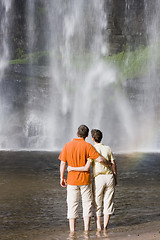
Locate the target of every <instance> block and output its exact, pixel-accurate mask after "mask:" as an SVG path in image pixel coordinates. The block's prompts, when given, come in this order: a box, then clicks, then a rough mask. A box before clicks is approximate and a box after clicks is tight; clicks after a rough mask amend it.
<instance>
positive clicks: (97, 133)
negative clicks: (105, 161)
mask: <svg viewBox="0 0 160 240" xmlns="http://www.w3.org/2000/svg"><path fill="white" fill-rule="evenodd" d="M91 135H92V138H93V139H94V141H95V142H97V143H100V142H101V140H102V138H103V134H102V132H101V131H100V130H98V129H92V130H91Z"/></svg>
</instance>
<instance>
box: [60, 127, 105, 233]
mask: <svg viewBox="0 0 160 240" xmlns="http://www.w3.org/2000/svg"><path fill="white" fill-rule="evenodd" d="M88 133H89V129H88V127H87V126H85V125H81V126H79V128H78V131H77V137H78V138H74V139H73V140H72V141H70V142H68V143H66V144H65V146H64V148H63V150H62V152H61V153H60V155H59V159H60V160H61V164H60V185H61V186H62V187H66V186H67V206H68V212H67V218H68V219H69V227H70V232H71V233H73V232H74V231H75V222H76V218H77V217H78V203H79V192H81V196H82V206H83V220H84V230H85V231H88V230H89V226H90V217H91V214H92V213H91V209H92V190H91V189H92V188H91V174H90V171H84V172H79V171H70V172H69V173H68V176H67V184H66V180H65V178H64V174H65V168H66V163H67V164H68V166H71V167H82V166H85V164H86V163H87V159H88V158H90V159H95V160H96V161H98V162H99V163H102V164H104V165H109V164H110V163H108V162H107V161H106V159H105V158H104V157H102V156H100V154H99V153H98V152H97V151H96V150H95V148H94V147H93V146H92V145H91V144H90V143H87V142H86V141H85V139H86V137H88Z"/></svg>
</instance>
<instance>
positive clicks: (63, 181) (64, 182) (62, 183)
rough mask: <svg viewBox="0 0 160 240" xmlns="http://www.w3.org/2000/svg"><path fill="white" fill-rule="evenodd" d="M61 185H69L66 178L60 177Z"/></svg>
mask: <svg viewBox="0 0 160 240" xmlns="http://www.w3.org/2000/svg"><path fill="white" fill-rule="evenodd" d="M60 185H61V187H67V181H66V180H65V179H64V178H62V179H60Z"/></svg>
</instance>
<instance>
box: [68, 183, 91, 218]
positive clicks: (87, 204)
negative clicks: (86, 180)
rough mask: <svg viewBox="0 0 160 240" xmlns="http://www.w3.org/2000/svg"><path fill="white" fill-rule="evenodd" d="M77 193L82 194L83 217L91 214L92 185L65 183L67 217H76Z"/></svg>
mask: <svg viewBox="0 0 160 240" xmlns="http://www.w3.org/2000/svg"><path fill="white" fill-rule="evenodd" d="M79 193H81V196H82V207H83V217H91V216H92V187H91V184H88V185H81V186H75V185H67V205H68V212H67V218H77V217H78V205H79Z"/></svg>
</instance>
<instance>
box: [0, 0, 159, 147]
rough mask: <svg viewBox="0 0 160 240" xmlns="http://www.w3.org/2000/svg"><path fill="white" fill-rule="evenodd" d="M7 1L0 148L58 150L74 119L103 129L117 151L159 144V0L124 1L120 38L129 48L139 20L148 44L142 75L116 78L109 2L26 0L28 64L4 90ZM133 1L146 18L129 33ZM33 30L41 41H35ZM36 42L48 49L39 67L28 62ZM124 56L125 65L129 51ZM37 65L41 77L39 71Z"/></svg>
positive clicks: (3, 26)
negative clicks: (45, 60)
mask: <svg viewBox="0 0 160 240" xmlns="http://www.w3.org/2000/svg"><path fill="white" fill-rule="evenodd" d="M11 3H12V1H9V0H8V1H6V0H5V1H4V0H3V1H1V3H0V11H1V15H0V30H1V37H0V43H1V45H0V53H1V58H0V85H1V88H0V90H1V93H2V94H1V98H0V114H1V118H0V134H1V136H0V147H1V148H8V149H22V148H25V149H37V150H39V149H45V150H57V149H58V150H59V149H61V148H62V147H63V146H64V144H65V143H66V142H67V141H69V140H71V139H72V138H73V137H74V136H75V137H76V130H77V127H78V126H79V125H80V124H86V125H88V127H89V128H90V129H92V128H99V129H101V130H102V132H103V133H104V142H105V143H106V144H109V145H111V147H112V148H113V149H114V150H115V151H116V150H117V151H118V150H124V151H125V150H139V149H145V150H146V149H149V148H153V149H156V148H158V147H159V145H160V133H159V132H158V131H157V129H158V128H159V126H160V120H159V116H160V113H159V104H158V102H159V100H160V99H159V98H160V97H159V76H158V74H157V68H158V65H157V63H158V59H159V55H158V51H157V47H158V45H159V38H160V36H159V25H160V17H159V12H160V3H159V1H158V0H156V2H155V1H154V2H150V1H148V0H144V1H143V3H139V2H137V1H136V0H125V1H124V2H123V4H122V5H123V6H122V9H123V10H124V15H125V16H124V19H122V20H121V21H122V22H123V31H122V34H123V38H124V36H125V38H126V42H128V43H129V44H130V45H132V46H134V49H135V48H136V45H134V43H135V42H137V41H138V40H137V39H138V38H139V36H140V34H141V29H143V27H145V30H146V43H147V45H148V46H150V47H149V48H150V51H149V55H148V61H147V74H146V76H145V77H143V78H142V79H127V80H124V81H123V77H121V78H122V79H121V81H119V74H120V73H119V70H118V69H117V67H115V65H114V63H112V64H111V63H108V61H107V60H106V59H107V56H108V54H109V50H110V49H109V43H110V42H109V41H110V40H109V39H108V37H109V34H108V31H109V27H108V25H109V15H111V12H109V11H111V6H112V5H113V4H115V3H113V4H111V2H110V1H109V2H108V1H105V0H102V1H97V0H88V1H86V0H59V1H57V0H46V1H45V3H44V1H42V0H39V1H36V0H27V1H26V6H25V14H26V15H25V19H26V22H25V23H24V25H25V26H24V29H25V41H26V45H25V46H26V52H27V53H29V54H30V57H29V62H28V65H27V66H25V67H24V66H22V68H23V69H25V71H26V72H27V75H25V76H24V77H22V76H19V75H16V79H14V80H13V79H10V81H9V84H10V86H7V85H6V86H7V88H8V89H7V94H6V95H5V97H4V94H3V87H2V84H1V83H2V82H4V78H5V70H6V69H7V67H8V60H9V58H10V48H11V47H12V46H11V45H10V44H9V39H10V36H8V32H9V27H10V26H11V22H10V19H9V13H10V10H11V9H14V8H12V4H11ZM38 4H41V5H38ZM109 4H110V5H109ZM138 4H140V7H141V8H144V17H145V18H144V24H143V27H141V28H139V29H138V30H137V32H136V34H135V36H134V37H135V38H132V32H133V29H134V28H133V29H132V27H133V26H132V22H133V21H135V19H136V18H138V17H139V15H136V14H138V13H137V12H135V11H134V10H135V9H137V5H138ZM38 6H40V7H39V8H38ZM109 6H110V7H109ZM42 12H43V14H42ZM40 14H42V15H43V20H42V21H43V23H42V22H41V21H40V17H41V15H40ZM37 16H38V17H39V18H38V17H37ZM37 22H38V23H37ZM137 22H138V21H137ZM137 22H136V24H138V23H137ZM38 24H39V25H38ZM37 26H38V27H39V29H40V30H41V31H42V32H39V31H38V30H39V29H38V27H37ZM119 34H120V30H119ZM39 38H41V39H42V41H41V44H40V45H41V47H39V49H38V43H39ZM121 39H122V38H121ZM139 43H140V40H139ZM41 49H42V50H43V51H46V52H48V55H49V61H48V62H49V63H47V64H46V66H43V67H42V66H35V65H34V64H33V62H34V58H33V56H34V54H32V53H35V52H37V51H41ZM128 49H129V50H130V51H132V49H130V48H128ZM127 57H128V58H127V60H126V66H127V64H128V61H129V59H130V52H129V53H128V56H127ZM43 71H44V72H45V74H43ZM35 72H36V74H35ZM39 72H42V75H43V77H41V74H39V75H38V74H37V73H39ZM46 73H47V74H46ZM39 76H40V77H39ZM6 78H7V77H6ZM21 78H23V79H21ZM12 80H13V81H12ZM129 85H130V86H129ZM129 87H130V89H131V91H132V89H133V88H134V94H135V96H134V97H135V98H136V99H135V100H133V99H131V96H129V95H128V92H127V89H128V88H129ZM8 96H9V97H10V98H8ZM15 99H16V100H15ZM7 101H8V103H7ZM9 101H10V102H9ZM18 101H19V102H18ZM15 102H16V103H15ZM17 103H18V104H17ZM6 113H7V114H6ZM5 123H6V124H5ZM10 136H12V138H10ZM137 138H138V139H137ZM88 141H91V139H90V138H88Z"/></svg>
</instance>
